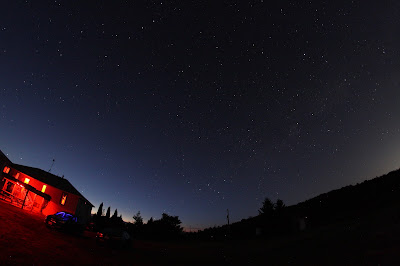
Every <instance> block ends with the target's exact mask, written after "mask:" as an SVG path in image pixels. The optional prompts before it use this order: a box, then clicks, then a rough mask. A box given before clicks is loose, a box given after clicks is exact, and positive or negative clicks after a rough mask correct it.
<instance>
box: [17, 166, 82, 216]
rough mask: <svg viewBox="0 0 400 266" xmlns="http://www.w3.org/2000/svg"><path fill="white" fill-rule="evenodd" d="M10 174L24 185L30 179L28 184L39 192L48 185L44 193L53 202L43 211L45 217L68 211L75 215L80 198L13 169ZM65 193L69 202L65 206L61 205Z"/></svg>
mask: <svg viewBox="0 0 400 266" xmlns="http://www.w3.org/2000/svg"><path fill="white" fill-rule="evenodd" d="M18 173H19V175H18ZM9 174H10V175H11V176H13V177H15V178H17V179H18V180H19V181H20V182H21V183H24V182H25V179H26V178H28V179H29V183H28V184H29V185H31V186H33V187H34V188H36V189H37V190H39V191H42V188H43V185H46V190H45V191H44V193H46V194H48V195H50V196H51V200H50V202H49V203H48V204H47V206H46V207H45V208H44V209H43V211H42V213H43V214H44V215H50V214H54V213H56V212H59V211H66V212H70V213H72V214H75V212H76V208H77V205H78V201H79V198H80V197H79V196H77V195H75V194H71V193H68V192H65V191H62V190H61V189H58V188H55V187H53V186H50V185H48V184H45V183H43V182H42V181H39V180H37V179H35V178H33V177H31V176H28V175H26V174H24V173H21V172H19V171H17V170H15V169H12V168H11V170H10V173H9ZM63 193H66V194H67V200H66V201H65V204H64V205H61V198H62V195H63Z"/></svg>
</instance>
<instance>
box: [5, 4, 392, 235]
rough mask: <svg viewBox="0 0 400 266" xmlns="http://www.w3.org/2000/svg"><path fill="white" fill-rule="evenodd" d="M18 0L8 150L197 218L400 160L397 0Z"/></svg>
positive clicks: (19, 159)
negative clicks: (76, 0) (53, 163)
mask: <svg viewBox="0 0 400 266" xmlns="http://www.w3.org/2000/svg"><path fill="white" fill-rule="evenodd" d="M143 2H144V3H140V2H135V1H113V2H109V4H104V3H101V2H98V1H85V2H84V3H81V2H75V3H70V2H69V1H11V2H9V3H6V4H3V6H2V8H1V10H0V80H1V83H0V149H1V150H2V151H3V152H4V153H6V154H8V156H9V158H10V159H11V160H12V161H13V162H15V163H19V164H24V165H28V166H33V167H38V168H41V169H44V170H48V169H49V168H50V166H51V162H52V160H53V159H55V165H54V167H53V168H52V171H51V172H52V173H54V174H58V175H64V176H65V178H67V179H68V180H70V181H71V183H72V184H74V186H76V187H77V188H78V189H79V190H80V191H81V192H82V193H83V194H84V195H85V197H87V198H88V199H89V200H90V201H91V202H92V203H93V204H94V205H95V206H96V207H95V208H94V209H93V210H94V211H96V210H97V207H98V206H99V204H100V203H101V202H104V207H105V208H107V207H108V206H111V208H112V211H113V210H114V209H115V208H118V211H119V213H122V215H123V218H124V219H125V220H127V221H131V220H132V216H133V214H135V213H136V212H137V211H141V213H142V215H143V217H144V218H145V220H147V219H149V218H150V217H154V218H156V219H157V218H160V217H161V214H162V213H163V212H166V213H168V214H170V215H178V216H179V217H180V219H181V220H182V222H183V224H184V226H185V227H188V228H189V227H192V228H203V227H206V226H213V225H221V224H223V223H225V220H226V209H228V208H229V210H230V213H231V221H237V220H240V219H242V218H247V217H248V216H255V215H257V210H258V208H259V207H260V206H261V202H262V201H263V199H264V198H265V197H270V198H271V199H273V200H276V199H277V198H281V199H282V200H283V201H284V202H285V203H286V204H287V205H291V204H295V203H297V202H299V201H303V200H306V199H308V198H310V197H312V196H316V195H318V194H320V193H323V192H327V191H329V190H331V189H336V188H339V187H342V186H345V185H348V184H354V183H357V182H360V181H362V180H365V179H369V178H373V177H375V176H377V175H381V174H384V173H386V172H388V171H390V170H393V169H397V168H398V167H399V159H400V152H399V150H400V141H399V139H400V138H399V137H400V127H399V125H400V124H399V121H400V113H399V111H400V110H399V105H398V99H399V96H400V90H399V89H400V88H399V79H400V61H399V59H400V56H399V47H400V37H399V36H400V32H399V29H400V28H399V26H398V25H400V15H399V14H400V6H399V4H398V3H397V2H396V1H383V2H382V1H381V2H379V3H378V2H376V1H335V2H332V3H329V2H323V1H307V3H305V2H304V1H292V2H288V1H276V2H273V3H271V2H270V1H225V2H221V3H214V1H168V2H163V1H143Z"/></svg>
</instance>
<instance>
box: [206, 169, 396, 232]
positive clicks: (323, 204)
mask: <svg viewBox="0 0 400 266" xmlns="http://www.w3.org/2000/svg"><path fill="white" fill-rule="evenodd" d="M373 217H375V218H373ZM377 217H380V218H377ZM365 219H368V220H371V219H379V220H380V222H381V223H385V222H387V223H396V224H397V223H399V221H400V170H396V171H392V172H390V173H388V174H386V175H383V176H380V177H376V178H374V179H371V180H366V181H364V182H362V183H360V184H356V185H349V186H346V187H342V188H340V189H336V190H332V191H330V192H327V193H323V194H321V195H319V196H316V197H314V198H311V199H309V200H306V201H304V202H301V203H298V204H296V205H292V206H288V207H286V208H284V209H283V210H282V211H281V212H280V213H279V214H275V215H274V216H273V217H265V216H262V215H258V216H256V217H253V218H248V219H242V220H241V221H240V222H236V223H233V224H232V225H231V226H230V228H228V227H227V226H226V225H225V226H222V227H217V228H208V229H205V230H203V231H202V232H200V235H202V236H206V237H210V236H212V237H215V236H217V237H219V238H224V237H225V236H226V235H227V234H229V235H230V236H231V237H240V238H243V237H245V238H251V237H255V236H256V230H258V233H260V232H261V231H263V235H264V236H265V235H267V236H271V235H281V234H290V233H295V232H298V231H302V230H310V229H315V228H319V227H321V226H327V225H332V224H336V223H343V222H351V221H353V222H355V221H358V222H360V223H363V220H365ZM301 223H302V224H303V225H300V224H301ZM257 228H258V229H257ZM260 234H261V233H260ZM260 234H259V235H260Z"/></svg>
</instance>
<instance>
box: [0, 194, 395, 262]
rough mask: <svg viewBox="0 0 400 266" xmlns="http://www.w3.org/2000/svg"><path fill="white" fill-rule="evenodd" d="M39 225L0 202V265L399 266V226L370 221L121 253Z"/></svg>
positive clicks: (36, 218) (143, 245) (137, 245)
mask: <svg viewBox="0 0 400 266" xmlns="http://www.w3.org/2000/svg"><path fill="white" fill-rule="evenodd" d="M372 220H373V219H371V221H372ZM43 221H44V216H42V215H38V214H32V213H30V212H28V211H26V210H21V209H19V208H17V207H15V206H11V205H8V204H6V203H4V202H2V201H0V264H1V265H243V264H244V265H287V264H294V265H400V240H399V239H400V228H399V226H398V225H397V224H394V225H390V226H385V227H382V229H379V230H377V229H376V228H377V227H376V223H374V222H373V221H372V222H371V223H372V225H374V226H371V224H370V225H368V224H367V225H360V224H342V225H335V226H331V227H326V228H320V229H318V230H313V231H311V232H304V233H301V234H298V235H295V236H290V237H280V238H275V239H274V238H271V239H268V240H263V239H258V240H245V241H240V240H236V241H220V242H217V241H215V242H212V241H209V242H204V241H194V240H191V241H189V240H187V241H180V242H173V243H171V242H168V243H167V242H151V241H134V242H133V245H132V247H131V248H129V249H125V250H124V249H122V250H121V249H115V250H113V249H111V248H109V247H104V246H98V245H97V244H96V241H95V233H93V232H85V233H84V235H83V236H74V235H69V234H65V233H62V232H58V231H56V230H51V229H49V228H47V227H46V226H45V224H44V222H43ZM378 224H379V223H378ZM371 228H375V229H374V230H371ZM378 228H379V227H378Z"/></svg>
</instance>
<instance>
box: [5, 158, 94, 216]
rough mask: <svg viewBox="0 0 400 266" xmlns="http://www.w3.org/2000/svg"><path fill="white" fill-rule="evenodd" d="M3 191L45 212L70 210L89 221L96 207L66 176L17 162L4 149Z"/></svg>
mask: <svg viewBox="0 0 400 266" xmlns="http://www.w3.org/2000/svg"><path fill="white" fill-rule="evenodd" d="M0 167H1V168H0V169H1V174H0V175H1V176H0V180H1V182H0V192H1V197H2V198H3V199H5V200H8V201H9V202H11V203H13V204H15V205H18V206H21V207H22V208H24V209H28V210H31V211H34V212H41V213H43V214H44V215H49V214H54V213H56V212H59V211H67V212H70V213H72V214H75V215H76V216H77V217H78V220H79V221H80V222H81V223H87V222H88V221H89V219H90V216H91V210H92V207H94V206H93V205H92V204H91V203H90V202H89V201H88V200H87V199H86V198H85V197H84V196H83V195H82V194H81V193H79V191H78V190H77V189H76V188H75V187H74V186H73V185H72V184H71V183H70V182H69V181H68V180H67V179H65V178H63V177H59V176H56V175H53V174H51V173H49V172H46V171H43V170H41V169H38V168H34V167H28V166H24V165H19V164H13V163H12V162H11V161H10V160H8V158H7V157H6V156H5V155H4V154H3V153H2V152H1V151H0Z"/></svg>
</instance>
